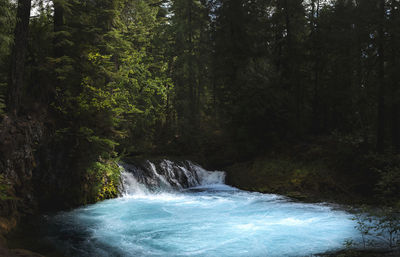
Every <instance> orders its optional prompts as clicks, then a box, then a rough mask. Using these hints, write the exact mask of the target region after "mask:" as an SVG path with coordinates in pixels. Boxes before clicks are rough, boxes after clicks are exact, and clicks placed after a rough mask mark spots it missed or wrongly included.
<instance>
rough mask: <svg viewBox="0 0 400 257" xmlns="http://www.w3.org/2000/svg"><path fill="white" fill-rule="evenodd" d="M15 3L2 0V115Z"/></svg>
mask: <svg viewBox="0 0 400 257" xmlns="http://www.w3.org/2000/svg"><path fill="white" fill-rule="evenodd" d="M14 14H15V10H14V5H13V4H12V3H11V2H10V1H9V0H1V1H0V116H1V115H2V114H4V112H5V108H6V94H7V82H8V81H7V76H8V74H7V72H8V70H9V67H8V66H9V65H8V61H9V55H10V53H11V45H12V40H13V30H12V28H13V27H14V23H15V17H14Z"/></svg>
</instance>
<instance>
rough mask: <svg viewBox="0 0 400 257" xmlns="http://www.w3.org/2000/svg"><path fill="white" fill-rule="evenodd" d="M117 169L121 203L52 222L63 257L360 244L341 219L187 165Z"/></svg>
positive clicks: (267, 252) (251, 252)
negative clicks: (349, 241)
mask: <svg viewBox="0 0 400 257" xmlns="http://www.w3.org/2000/svg"><path fill="white" fill-rule="evenodd" d="M121 168H123V169H124V171H123V173H122V186H121V193H122V196H121V197H120V198H117V199H113V200H107V201H103V202H100V203H97V204H94V205H89V206H85V207H82V208H79V209H76V210H73V211H70V212H63V213H60V214H58V215H56V216H55V217H52V218H51V221H50V224H51V228H52V229H51V231H52V232H49V235H48V238H49V239H50V240H51V241H52V242H53V244H55V245H57V247H58V248H59V249H60V251H61V252H63V253H64V254H65V255H66V256H82V257H83V256H85V257H86V256H93V257H97V256H99V257H103V256H104V257H105V256H112V257H113V256H115V257H116V256H121V257H122V256H124V257H125V256H126V257H131V256H132V257H140V256H160V257H161V256H162V257H164V256H215V257H223V256H229V257H231V256H232V257H233V256H250V257H257V256H260V257H261V256H263V257H264V256H310V255H313V254H318V253H323V252H326V251H332V250H338V249H341V248H343V244H344V242H345V240H346V239H355V238H358V237H359V233H358V232H357V231H356V230H355V228H354V226H355V222H354V221H353V220H352V219H351V217H352V216H351V215H350V214H348V213H346V212H344V211H341V210H338V209H335V208H333V207H331V206H328V205H325V204H305V203H298V202H293V201H291V200H290V199H288V198H285V197H281V196H278V195H270V194H261V193H254V192H247V191H242V190H238V189H236V188H233V187H230V186H227V185H225V184H224V179H225V173H223V172H210V171H206V170H204V169H202V168H201V167H200V166H198V165H195V164H193V163H191V162H188V161H185V162H172V161H167V160H162V161H159V162H157V163H156V162H150V161H147V162H145V163H143V164H140V165H128V164H125V165H123V167H121Z"/></svg>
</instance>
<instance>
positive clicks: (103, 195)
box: [86, 160, 120, 202]
mask: <svg viewBox="0 0 400 257" xmlns="http://www.w3.org/2000/svg"><path fill="white" fill-rule="evenodd" d="M86 174H87V175H86V180H87V183H88V184H89V188H91V192H89V199H91V202H94V201H101V200H105V199H109V198H114V197H117V196H118V194H119V191H118V186H119V184H120V180H119V175H120V168H119V166H118V165H117V163H116V161H115V160H110V161H99V162H95V163H92V164H91V166H90V167H89V168H88V170H87V171H86Z"/></svg>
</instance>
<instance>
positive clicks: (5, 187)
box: [0, 174, 14, 201]
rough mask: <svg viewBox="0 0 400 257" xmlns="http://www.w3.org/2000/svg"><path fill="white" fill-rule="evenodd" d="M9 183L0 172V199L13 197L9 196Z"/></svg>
mask: <svg viewBox="0 0 400 257" xmlns="http://www.w3.org/2000/svg"><path fill="white" fill-rule="evenodd" d="M10 190H11V185H10V184H9V183H8V181H7V180H6V179H5V178H4V176H3V175H2V174H0V200H1V201H4V200H10V199H14V197H12V196H10Z"/></svg>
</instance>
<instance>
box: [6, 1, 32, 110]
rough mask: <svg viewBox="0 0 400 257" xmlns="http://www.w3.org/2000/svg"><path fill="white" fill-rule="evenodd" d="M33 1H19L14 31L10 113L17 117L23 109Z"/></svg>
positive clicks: (9, 101)
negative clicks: (22, 98) (22, 99)
mask: <svg viewBox="0 0 400 257" xmlns="http://www.w3.org/2000/svg"><path fill="white" fill-rule="evenodd" d="M30 12H31V0H19V1H18V8H17V23H16V26H15V31H14V46H13V50H12V57H11V71H10V80H9V95H8V105H7V107H8V111H9V113H10V114H12V115H14V116H16V115H18V111H19V109H20V107H21V95H22V89H23V86H24V73H25V55H26V49H27V43H28V35H29V18H30Z"/></svg>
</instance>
